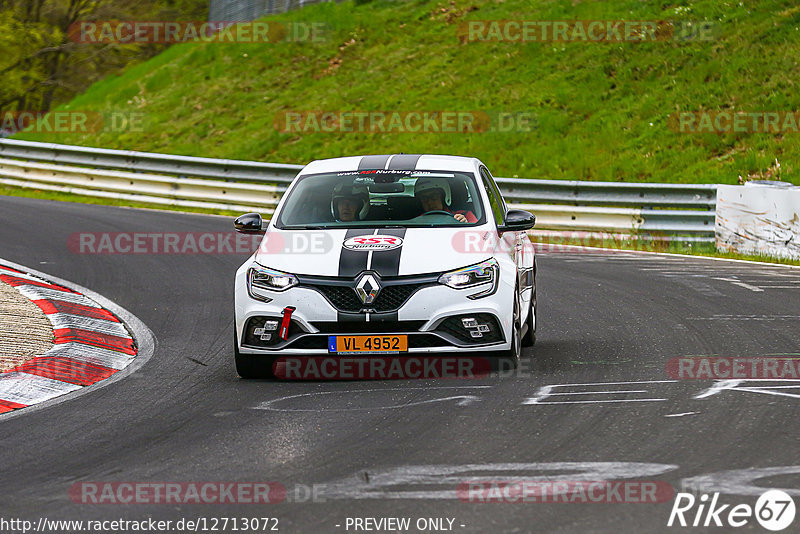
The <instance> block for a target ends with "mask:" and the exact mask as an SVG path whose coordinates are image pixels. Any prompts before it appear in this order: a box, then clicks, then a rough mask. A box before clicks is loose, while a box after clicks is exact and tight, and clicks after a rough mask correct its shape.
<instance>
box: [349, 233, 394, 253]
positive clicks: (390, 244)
mask: <svg viewBox="0 0 800 534" xmlns="http://www.w3.org/2000/svg"><path fill="white" fill-rule="evenodd" d="M342 246H343V247H344V248H346V249H348V250H363V251H367V252H369V251H371V250H372V251H374V250H394V249H396V248H399V247H402V246H403V238H402V237H397V236H393V235H361V236H356V237H351V238H350V239H348V240H347V241H345V242H344V243H343V244H342Z"/></svg>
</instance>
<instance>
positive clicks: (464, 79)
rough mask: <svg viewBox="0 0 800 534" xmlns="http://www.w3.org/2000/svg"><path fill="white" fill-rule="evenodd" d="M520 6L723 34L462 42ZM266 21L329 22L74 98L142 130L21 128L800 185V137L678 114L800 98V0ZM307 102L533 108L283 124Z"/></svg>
mask: <svg viewBox="0 0 800 534" xmlns="http://www.w3.org/2000/svg"><path fill="white" fill-rule="evenodd" d="M503 19H525V20H617V19H624V20H669V21H674V22H676V23H679V24H684V25H685V24H687V23H689V22H694V23H696V22H699V21H706V22H707V23H708V24H710V25H711V27H712V28H713V32H712V34H711V38H710V39H708V40H687V41H675V40H669V39H668V40H665V41H656V42H638V43H635V42H621V43H591V42H531V43H525V44H522V43H515V42H466V41H464V40H460V39H459V37H458V28H459V25H460V24H463V23H465V22H467V21H470V20H503ZM267 20H269V21H280V22H283V23H287V22H303V23H313V22H317V23H324V25H325V28H326V30H325V31H324V32H323V33H321V34H318V35H319V36H320V37H321V39H318V42H298V43H284V42H282V43H268V44H243V43H238V44H230V43H226V44H219V43H186V44H182V45H176V46H173V47H171V48H170V49H168V50H167V51H166V52H164V53H162V54H161V55H159V56H157V57H155V58H153V59H151V60H150V61H147V62H145V63H143V64H140V65H137V66H136V67H134V68H131V69H130V70H128V71H127V72H125V73H124V74H122V75H120V76H115V77H113V78H110V79H106V80H103V81H102V82H100V83H97V84H95V85H94V86H92V87H91V88H90V89H89V90H88V91H87V92H86V93H85V94H84V95H82V96H80V97H78V98H76V99H75V100H74V101H73V102H71V103H70V104H69V105H68V106H66V107H65V109H69V110H83V111H99V112H104V113H111V112H118V113H140V114H141V117H142V123H141V124H142V127H141V131H131V130H130V129H127V130H126V129H123V130H121V131H107V132H98V133H92V134H77V133H65V134H41V133H38V134H34V133H29V134H23V135H21V136H20V137H21V138H24V139H32V140H41V141H51V142H59V143H67V144H82V145H88V146H98V147H107V148H120V149H135V150H145V151H155V152H168V153H175V154H186V155H195V156H209V157H225V158H237V159H252V160H261V161H273V162H287V163H304V162H307V161H309V160H312V159H318V158H323V157H334V156H339V155H345V154H363V153H392V152H406V153H415V152H434V153H449V154H461V155H475V156H478V157H480V158H481V159H483V160H484V161H485V162H486V163H487V164H488V165H489V166H490V168H491V169H492V170H493V172H494V173H495V174H496V175H499V176H515V175H516V176H520V177H530V178H549V179H582V180H609V181H633V182H638V181H643V182H686V183H688V182H705V183H736V181H737V179H738V176H739V175H742V176H745V177H747V176H752V177H765V176H766V177H775V176H777V175H779V176H781V177H782V178H783V179H784V180H789V181H793V182H794V183H795V184H800V178H798V176H800V175H798V169H800V134H786V135H774V134H764V133H760V134H759V133H750V134H747V133H740V134H735V135H717V134H685V133H678V132H676V131H674V130H673V129H671V128H670V126H669V124H668V120H669V117H670V114H672V113H675V112H680V111H697V110H744V111H765V110H771V111H789V110H797V109H799V108H800V107H799V106H798V96H797V91H796V90H795V88H794V85H795V83H796V82H795V80H796V79H797V75H798V72H800V70H799V69H800V67H798V61H797V58H798V57H800V30H798V28H800V6H794V5H793V2H791V1H788V0H787V1H780V0H769V1H767V0H762V1H756V0H749V1H748V0H745V1H742V2H731V3H723V2H719V1H718V0H699V1H692V2H690V1H676V2H667V3H658V4H652V3H649V2H640V1H639V0H620V1H618V2H573V1H572V0H565V1H536V2H532V1H530V0H528V1H522V0H506V1H504V2H491V1H487V0H469V1H467V0H453V1H446V2H442V1H414V2H397V1H391V2H390V1H381V0H376V1H373V2H369V3H365V4H361V5H355V4H354V3H353V2H344V3H341V4H338V3H324V4H318V5H314V6H310V7H307V8H304V9H302V10H299V11H294V12H291V13H288V14H285V15H281V16H276V17H270V18H269V19H267ZM297 110H300V111H309V110H316V111H401V112H408V111H477V112H481V113H485V114H487V115H488V116H489V117H494V118H495V119H494V120H497V117H498V114H501V113H503V114H512V115H513V114H524V116H525V117H527V118H528V119H529V120H528V121H527V125H523V127H522V128H516V129H515V131H510V132H483V133H341V132H333V133H331V132H319V131H304V132H297V131H292V132H282V131H279V129H278V128H276V122H280V121H281V120H282V119H283V118H285V116H286V115H285V113H286V112H288V111H297ZM305 126H307V124H304V127H305ZM523 129H527V130H529V131H519V130H523ZM776 160H777V161H778V162H779V164H780V167H778V166H777V165H776V163H775V162H776Z"/></svg>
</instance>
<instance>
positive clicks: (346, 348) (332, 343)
mask: <svg viewBox="0 0 800 534" xmlns="http://www.w3.org/2000/svg"><path fill="white" fill-rule="evenodd" d="M407 351H408V336H405V335H403V336H328V352H336V353H338V354H397V353H398V352H407Z"/></svg>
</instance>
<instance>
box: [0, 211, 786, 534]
mask: <svg viewBox="0 0 800 534" xmlns="http://www.w3.org/2000/svg"><path fill="white" fill-rule="evenodd" d="M0 213H2V214H3V216H2V224H0V257H4V258H7V259H9V260H11V261H15V262H18V263H21V264H23V265H27V266H29V267H32V268H35V269H39V270H41V271H43V272H45V273H49V274H52V275H54V276H58V277H61V278H64V279H67V280H70V281H72V282H75V283H77V284H80V285H82V286H85V287H88V288H91V289H92V290H94V291H96V292H98V293H100V294H101V295H104V296H105V297H107V298H109V299H111V300H112V301H114V302H116V303H117V304H119V305H120V306H122V307H124V308H126V309H127V310H129V311H130V312H131V313H133V314H134V315H136V316H137V317H138V318H139V319H141V320H142V321H143V322H144V323H145V324H146V325H147V326H148V327H149V328H150V329H151V330H152V331H153V333H154V334H155V337H156V339H157V345H156V348H155V353H154V355H153V356H152V358H151V359H150V360H149V361H148V362H147V363H146V364H145V365H144V366H142V367H141V368H140V369H138V370H137V371H136V372H135V373H133V374H131V375H130V376H128V377H126V378H124V379H123V380H120V381H118V382H116V383H114V384H111V385H110V386H108V387H104V388H99V389H97V390H96V391H93V392H90V393H87V394H84V395H81V396H78V397H76V398H74V399H70V400H67V401H65V402H62V403H59V404H57V405H54V406H50V407H48V408H45V409H41V410H37V411H32V412H31V413H29V414H22V415H20V416H17V417H14V418H6V419H3V418H0V450H2V455H0V466H1V467H0V495H3V499H2V504H0V516H2V518H6V519H8V518H21V519H28V520H32V521H37V520H38V519H39V518H41V517H46V518H47V519H61V520H80V519H83V520H90V519H91V520H95V519H119V518H124V519H137V520H140V519H146V518H148V517H152V518H154V519H164V520H166V519H171V520H177V519H180V518H198V517H206V518H213V517H233V516H236V517H267V516H269V517H277V518H278V519H279V529H280V531H281V532H298V533H306V532H322V533H325V532H353V529H352V528H351V529H349V530H347V529H346V527H345V525H346V519H347V518H348V517H351V518H352V517H376V518H379V517H410V518H412V522H413V521H415V520H416V519H417V518H421V517H445V518H452V519H454V525H453V531H455V532H465V533H477V532H564V533H586V532H608V533H612V532H614V533H616V532H667V531H670V532H675V531H682V530H689V531H692V532H702V531H709V532H721V531H725V529H720V528H709V529H703V528H694V529H692V528H689V529H681V528H677V527H673V528H668V527H667V526H666V523H667V519H668V516H669V513H670V509H671V506H672V502H671V501H670V502H666V503H660V504H640V503H636V504H566V503H559V504H542V503H535V504H531V503H522V504H496V503H488V504H480V503H477V504H476V503H467V502H462V501H460V500H459V499H458V498H457V497H456V494H455V491H454V488H455V487H456V486H457V485H458V484H459V483H460V482H463V481H469V480H474V479H476V477H478V476H483V477H487V479H490V480H504V479H505V480H507V479H508V478H509V476H515V477H520V478H524V479H530V480H537V479H538V480H541V479H542V477H543V476H547V475H549V476H550V477H551V478H554V479H562V480H563V479H569V477H570V476H573V475H574V474H575V473H580V472H582V471H586V469H589V474H587V475H585V476H584V479H586V480H597V479H599V477H601V476H602V472H601V473H596V474H593V473H592V471H593V470H596V469H606V468H608V467H609V464H605V463H606V462H615V463H616V464H615V465H616V468H618V469H623V470H625V473H627V474H626V476H628V477H629V478H630V479H632V480H645V479H646V480H661V481H667V482H669V483H670V484H671V485H672V486H673V487H674V488H675V489H676V490H680V488H682V487H684V488H688V489H692V488H694V489H695V490H697V488H698V487H700V488H701V489H703V490H705V491H715V490H716V491H723V490H724V491H723V493H724V495H723V498H724V499H728V501H730V502H746V503H750V504H753V503H754V501H755V497H754V496H752V495H749V496H747V495H744V494H745V493H747V491H746V488H744V489H743V486H744V485H745V484H743V483H739V484H738V485H737V484H735V483H732V482H730V480H728V483H727V485H726V483H725V480H724V478H725V477H724V476H723V475H720V473H722V472H726V471H730V470H743V469H747V470H751V471H748V472H746V473H745V476H744V477H743V478H744V480H746V479H747V478H748V476H747V473H749V474H750V478H752V479H753V483H754V484H758V485H760V486H762V487H764V488H768V487H782V488H787V489H792V490H793V491H795V492H798V489H799V488H800V475H798V474H797V473H793V470H794V471H798V469H797V468H795V467H792V466H796V465H799V464H800V461H798V459H797V453H798V451H799V450H800V432H798V430H800V423H798V421H797V417H796V414H797V405H798V402H800V388H798V389H792V388H783V389H781V388H775V387H774V386H775V383H774V382H772V383H763V382H758V383H743V384H739V385H737V387H735V388H734V389H728V390H721V391H710V390H709V388H710V387H711V386H713V385H714V384H715V382H713V381H710V380H682V381H677V382H669V380H670V378H669V376H668V375H667V372H666V370H665V369H666V364H667V361H668V360H669V359H670V358H674V357H679V356H686V355H711V354H716V355H719V356H759V355H766V354H786V353H789V354H796V353H798V352H800V349H799V348H798V346H799V345H800V329H798V328H797V326H798V323H799V321H798V318H800V298H798V297H800V270H790V269H787V268H779V267H762V266H756V265H749V264H743V263H730V262H719V261H710V260H702V259H682V258H674V257H663V256H650V255H639V254H608V253H593V254H586V253H569V254H567V253H551V254H543V255H540V256H539V258H538V264H539V273H538V280H537V283H538V299H539V306H540V316H539V328H538V342H537V345H536V346H535V347H534V350H533V352H532V353H531V352H530V351H527V350H526V357H525V365H524V367H523V371H522V372H519V373H516V374H514V375H512V376H502V377H501V376H490V377H487V378H482V379H479V380H469V381H467V380H463V381H455V380H447V381H433V380H431V381H385V382H376V381H363V382H274V381H268V380H264V381H242V380H240V379H238V378H237V377H236V373H235V370H234V365H233V355H232V349H231V337H232V336H231V333H232V326H233V320H232V314H233V310H232V308H233V303H232V290H233V273H234V271H235V269H236V268H237V266H238V265H239V264H240V263H241V262H242V261H243V260H244V256H246V255H231V254H227V255H210V254H209V255H204V254H200V255H81V254H74V253H72V252H70V251H69V250H68V249H67V238H68V237H69V235H70V234H72V233H74V232H123V231H124V232H165V231H201V232H202V231H209V232H217V231H228V230H230V229H231V228H232V221H231V220H229V219H226V218H220V217H209V216H199V215H189V214H174V213H166V212H156V211H146V210H133V209H122V208H113V207H103V206H88V205H81V204H71V203H56V202H50V201H39V200H33V199H24V198H11V197H0ZM617 382H620V383H623V384H614V383H617ZM630 382H646V383H642V384H630ZM593 384H594V385H593ZM794 384H795V383H792V382H788V383H786V382H782V383H781V385H784V386H787V385H788V386H793V385H794ZM548 386H550V387H548ZM745 387H746V388H747V389H743V388H745ZM554 393H558V395H551V394H554ZM698 396H700V397H701V398H698ZM287 397H288V398H287ZM608 400H614V401H615V402H596V401H608ZM564 462H569V463H579V464H580V465H577V464H573V465H560V466H559V465H547V464H553V463H555V464H560V463H564ZM642 463H647V464H657V466H655V467H653V466H650V467H651V468H652V469H654V470H655V471H653V472H656V471H663V473H662V474H657V475H652V473H651V474H647V472H646V470H644V471H643V470H642V469H643V468H642V466H641V465H638V464H642ZM513 464H528V465H513ZM530 464H533V465H530ZM414 466H419V467H414ZM442 466H455V467H448V468H445V467H442ZM659 466H661V467H659ZM773 467H780V468H781V469H777V470H774V471H769V472H768V471H761V472H755V471H752V470H753V469H761V468H773ZM447 473H451V474H450V476H449V477H448V476H445V474H447ZM759 473H760V474H759ZM764 473H771V474H772V475H773V476H771V477H769V478H761V479H760V480H755V479H756V478H758V477H759V476H762V475H763V474H764ZM701 476H706V477H707V478H706V479H705V480H706V485H705V486H698V484H699V483H698V482H697V480H696V477H701ZM728 478H730V477H728ZM709 480H710V482H708V481H709ZM122 481H128V482H130V481H132V482H202V481H231V482H233V481H248V482H263V481H277V482H280V483H282V484H283V485H284V486H286V487H287V488H289V489H290V490H291V491H294V489H295V488H297V487H311V486H313V485H315V484H316V485H318V486H317V487H318V488H320V493H321V495H320V496H319V497H318V498H317V499H316V501H317V502H285V503H282V504H274V505H196V504H181V505H167V504H157V505H151V504H130V505H113V504H105V505H90V504H80V503H75V502H73V501H71V500H70V498H69V496H68V490H69V488H70V486H72V485H73V484H74V483H79V482H122ZM693 481H694V482H693ZM693 484H694V486H693ZM323 486H324V488H323ZM718 488H723V489H722V490H721V489H718ZM799 493H800V492H799ZM795 495H797V493H795ZM323 499H324V500H323ZM296 500H301V499H296ZM798 524H800V519H796V520H795V524H794V528H797V525H798ZM337 525H339V526H337ZM461 525H463V526H461ZM737 530H738V531H743V532H765V530H763V529H762V528H760V527H758V526H757V525H752V524H751V525H750V526H747V527H744V528H741V529H737ZM789 530H791V529H789ZM227 531H228V532H231V531H232V529H230V528H228V529H227ZM411 531H412V532H416V530H413V529H412V530H411ZM795 531H796V530H795Z"/></svg>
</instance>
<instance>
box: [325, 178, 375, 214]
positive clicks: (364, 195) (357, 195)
mask: <svg viewBox="0 0 800 534" xmlns="http://www.w3.org/2000/svg"><path fill="white" fill-rule="evenodd" d="M367 213H369V190H368V189H367V187H366V186H365V185H351V184H338V185H337V186H336V187H334V188H333V196H332V197H331V214H333V216H334V218H335V219H336V220H337V221H341V222H352V221H363V220H364V218H365V217H366V216H367Z"/></svg>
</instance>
